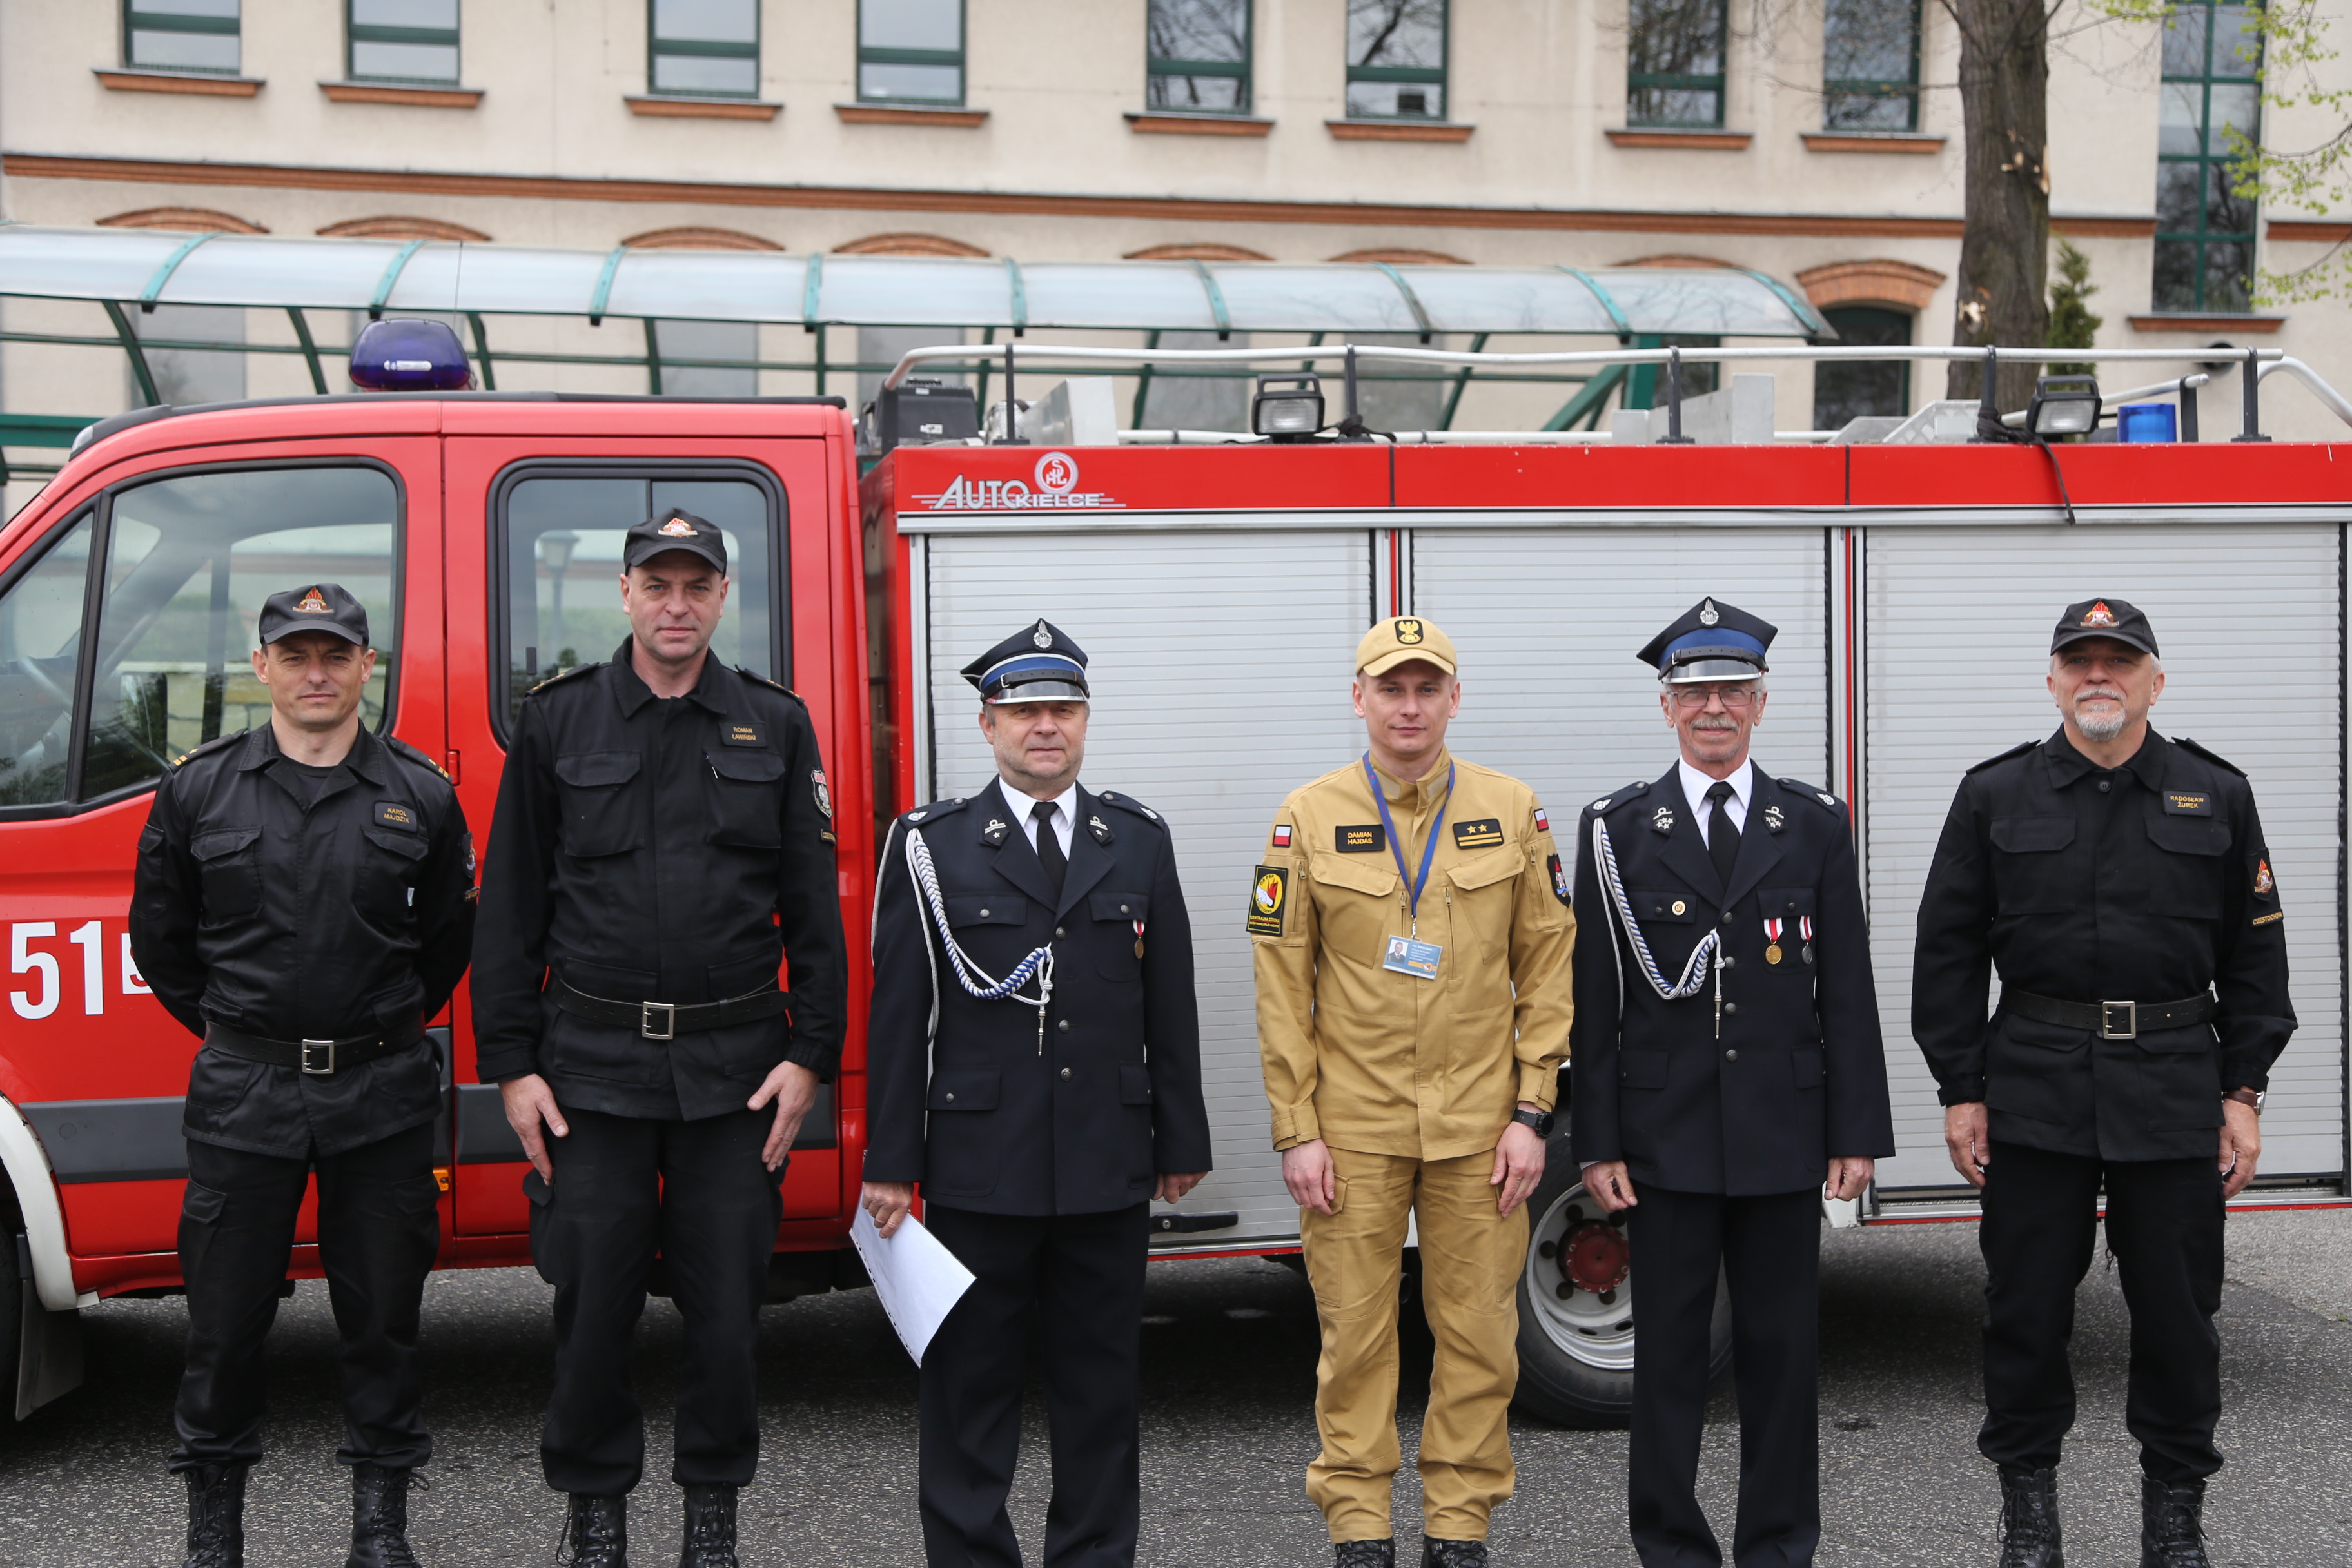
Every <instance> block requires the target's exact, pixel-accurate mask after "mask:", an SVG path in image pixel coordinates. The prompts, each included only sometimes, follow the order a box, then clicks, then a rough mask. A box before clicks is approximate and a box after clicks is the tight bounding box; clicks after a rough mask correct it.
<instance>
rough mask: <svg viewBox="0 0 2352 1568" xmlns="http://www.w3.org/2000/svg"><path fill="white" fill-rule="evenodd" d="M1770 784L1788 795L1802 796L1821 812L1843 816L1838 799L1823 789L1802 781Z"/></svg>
mask: <svg viewBox="0 0 2352 1568" xmlns="http://www.w3.org/2000/svg"><path fill="white" fill-rule="evenodd" d="M1772 782H1773V783H1774V784H1779V785H1780V787H1781V788H1782V789H1784V790H1787V791H1788V792H1789V793H1790V795H1803V796H1804V797H1805V798H1806V799H1807V800H1810V801H1811V802H1812V803H1813V804H1814V805H1818V806H1820V807H1821V808H1822V810H1823V811H1826V812H1830V813H1832V814H1833V815H1835V816H1844V815H1845V807H1843V806H1842V805H1839V804H1838V797H1837V796H1835V795H1832V794H1831V793H1830V792H1829V791H1827V790H1825V789H1815V788H1814V787H1813V786H1812V785H1811V784H1807V783H1806V782H1805V781H1804V780H1802V779H1774V780H1773V781H1772Z"/></svg>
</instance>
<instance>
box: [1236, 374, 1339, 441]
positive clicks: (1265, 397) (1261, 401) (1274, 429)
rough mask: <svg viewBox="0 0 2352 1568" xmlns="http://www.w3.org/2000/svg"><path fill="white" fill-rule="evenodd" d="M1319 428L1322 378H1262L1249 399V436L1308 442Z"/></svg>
mask: <svg viewBox="0 0 2352 1568" xmlns="http://www.w3.org/2000/svg"><path fill="white" fill-rule="evenodd" d="M1322 428H1323V378H1322V377H1320V376H1316V375H1262V376H1259V377H1258V378H1257V395H1256V396H1255V397H1253V398H1251V399H1250V433H1251V434H1252V435H1256V436H1263V437H1265V438H1266V439H1267V440H1269V441H1308V440H1312V439H1314V437H1315V433H1316V432H1317V431H1318V430H1320V429H1322Z"/></svg>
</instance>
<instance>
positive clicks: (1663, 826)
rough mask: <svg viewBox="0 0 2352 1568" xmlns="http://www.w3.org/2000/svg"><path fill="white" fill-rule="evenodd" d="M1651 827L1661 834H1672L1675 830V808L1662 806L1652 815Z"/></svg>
mask: <svg viewBox="0 0 2352 1568" xmlns="http://www.w3.org/2000/svg"><path fill="white" fill-rule="evenodd" d="M1650 826H1652V827H1654V828H1655V829H1656V830H1657V831H1658V832H1660V833H1672V832H1673V831H1674V830H1675V808H1674V807H1673V806H1671V805H1662V806H1660V807H1658V809H1657V810H1655V811H1654V812H1652V813H1650Z"/></svg>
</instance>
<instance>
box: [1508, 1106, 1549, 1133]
mask: <svg viewBox="0 0 2352 1568" xmlns="http://www.w3.org/2000/svg"><path fill="white" fill-rule="evenodd" d="M1511 1120H1512V1121H1516V1122H1517V1123H1518V1124H1519V1125H1520V1126H1522V1127H1526V1128H1529V1129H1531V1130H1533V1131H1534V1132H1535V1135H1536V1136H1537V1137H1538V1138H1549V1137H1550V1136H1551V1123H1552V1114H1551V1112H1550V1111H1549V1110H1524V1109H1522V1110H1514V1111H1512V1112H1511Z"/></svg>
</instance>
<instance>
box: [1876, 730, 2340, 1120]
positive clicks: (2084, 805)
mask: <svg viewBox="0 0 2352 1568" xmlns="http://www.w3.org/2000/svg"><path fill="white" fill-rule="evenodd" d="M1996 969H1997V970H1998V971H1999V973H2000V982H2001V984H2002V985H2003V986H2004V987H2006V988H2011V989H2015V990H2021V991H2028V992H2032V993H2033V994H2037V995H2042V996H2052V997H2056V998H2058V999H2060V1000H2061V1001H2069V1002H2100V1001H2131V1002H2143V1003H2147V1002H2174V1001H2179V1000H2180V999H2182V998H2184V997H2189V996H2195V995H2197V994H2200V992H2203V991H2205V990H2207V988H2208V987H2210V988H2211V989H2212V991H2213V992H2214V993H2215V994H2216V995H2217V996H2218V998H2219V1001H2220V1005H2221V1014H2220V1016H2219V1017H2218V1018H2217V1019H2216V1020H2214V1021H2213V1022H2210V1023H2202V1024H2196V1025H2192V1026H2189V1027H2186V1028H2173V1029H2143V1030H2142V1031H2141V1032H2140V1034H2139V1036H2138V1037H2137V1039H2112V1040H2111V1039H2105V1038H2102V1037H2099V1036H2098V1034H2097V1033H2096V1032H2095V1031H2092V1030H2087V1029H2072V1028H2063V1027H2061V1026H2057V1025H2054V1024H2045V1023H2042V1022H2040V1021H2038V1020H2036V1019H2032V1018H2025V1017H2021V1016H2016V1015H2015V1014H2012V1013H2010V1012H2008V1011H2007V1010H2006V1009H2003V1010H2001V1011H1999V1012H1996V1013H1995V1014H1994V1015H1993V1016H1992V1017H1991V1018H1990V1020H1987V1018H1986V1017H1985V996H1986V991H1987V984H1988V981H1989V980H1990V972H1991V971H1993V970H1996ZM1911 998H1912V1000H1911V1032H1912V1035H1913V1037H1915V1038H1916V1039H1917V1041H1918V1042H1919V1048H1920V1049H1921V1050H1922V1051H1924V1052H1925V1053H1926V1054H1927V1064H1928V1066H1929V1067H1930V1068H1932V1069H1933V1070H1934V1072H1935V1075H1936V1081H1937V1084H1938V1085H1939V1086H1940V1089H1941V1097H1942V1100H1943V1102H1944V1103H1945V1104H1947V1105H1957V1104H1965V1103H1971V1102H1975V1101H1979V1100H1981V1101H1982V1102H1984V1104H1985V1106H1986V1108H1987V1110H1988V1111H1989V1113H1990V1117H1991V1125H1992V1136H1993V1138H1994V1139H1995V1140H1996V1141H1999V1142H2016V1143H2024V1144H2029V1145H2031V1146H2032V1147H2034V1148H2038V1149H2047V1150H2050V1151H2052V1152H2056V1153H2063V1154H2096V1155H2098V1156H2100V1157H2102V1158H2105V1159H2109V1160H2166V1159H2187V1158H2190V1157H2192V1156H2193V1157H2201V1158H2205V1159H2210V1158H2211V1157H2212V1154H2213V1130H2214V1129H2215V1128H2217V1127H2219V1126H2220V1125H2221V1096H2222V1095H2223V1094H2225V1093H2227V1092H2228V1091H2229V1090H2231V1089H2236V1088H2239V1087H2241V1086H2244V1087H2248V1088H2252V1089H2262V1088H2264V1087H2266V1086H2267V1085H2268V1083H2269V1081H2270V1079H2269V1074H2270V1068H2271V1064H2272V1063H2273V1062H2274V1061H2276V1060H2277V1059H2278V1055H2279V1052H2280V1051H2282V1050H2284V1048H2285V1047H2286V1042H2287V1037H2289V1036H2290V1035H2292V1034H2293V1033H2294V1026H2295V1018H2294V1005H2292V1004H2291V1003H2290V1002H2289V1001H2288V999H2287V963H2286V926H2285V921H2284V918H2283V915H2282V911H2281V908H2280V904H2279V892H2278V883H2277V878H2276V876H2275V874H2274V867H2273V862H2272V860H2271V858H2270V848H2269V845H2268V843H2267V841H2266V840H2265V839H2264V838H2263V826H2262V820H2261V818H2260V816H2257V815H2256V813H2255V810H2254V793H2253V788H2252V785H2251V784H2248V783H2247V782H2246V778H2245V775H2244V774H2242V773H2240V772H2239V771H2238V770H2237V769H2236V768H2234V767H2232V766H2231V764H2230V763H2226V762H2223V761H2222V760H2221V758H2219V757H2216V756H2214V755H2213V754H2212V753H2211V752H2206V751H2204V750H2202V749H2201V748H2200V747H2198V746H2197V745H2196V743H2195V742H2188V741H2183V742H2172V741H2168V740H2166V739H2165V738H2164V737H2163V736H2161V735H2158V733H2157V732H2156V731H2153V730H2150V731H2148V736H2147V742H2146V743H2145V744H2143V745H2142V746H2141V747H2140V749H2139V751H2138V752H2137V754H2135V755H2134V756H2133V757H2132V759H2131V760H2130V761H2129V762H2127V763H2124V764H2123V765H2122V766H2121V767H2118V768H2116V769H2113V770H2111V771H2110V770H2103V769H2100V768H2098V767H2096V766H2095V765H2094V764H2093V763H2091V761H2090V759H2088V758H2087V757H2084V755H2083V754H2082V753H2081V752H2078V751H2076V750H2075V749H2074V746H2073V745H2072V744H2071V743H2069V742H2068V741H2067V739H2066V736H2065V731H2063V730H2062V731H2059V732H2058V733H2057V734H2055V735H2053V736H2052V737H2051V738H2050V739H2048V740H2046V741H2043V742H2040V743H2039V744H2028V745H2023V746H2020V747H2018V748H2016V749H2015V750H2013V751H2010V752H2003V753H2002V754H2001V755H2000V756H1998V757H1994V758H1992V759H1991V760H1990V761H1988V762H1984V763H1978V764H1977V766H1975V767H1974V768H1971V769H1969V772H1968V773H1967V775H1966V776H1965V777H1963V778H1962V779H1961V780H1960V787H1959V791H1958V794H1957V795H1955V797H1954V799H1953V801H1952V810H1951V815H1950V816H1948V817H1947V818H1946V819H1945V822H1944V832H1943V837H1942V838H1941V839H1939V840H1938V841H1937V846H1936V858H1935V860H1934V862H1933V863H1932V864H1931V866H1930V867H1929V868H1928V872H1927V889H1926V891H1925V892H1924V893H1923V895H1922V896H1921V899H1920V902H1919V936H1918V947H1917V952H1916V955H1915V957H1914V959H1913V964H1912V985H1911Z"/></svg>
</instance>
